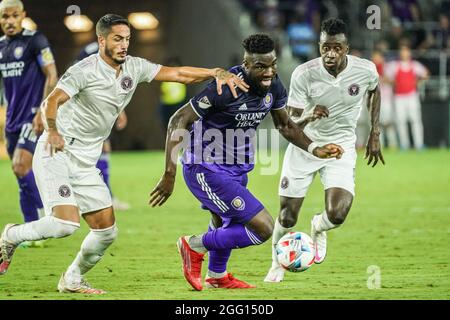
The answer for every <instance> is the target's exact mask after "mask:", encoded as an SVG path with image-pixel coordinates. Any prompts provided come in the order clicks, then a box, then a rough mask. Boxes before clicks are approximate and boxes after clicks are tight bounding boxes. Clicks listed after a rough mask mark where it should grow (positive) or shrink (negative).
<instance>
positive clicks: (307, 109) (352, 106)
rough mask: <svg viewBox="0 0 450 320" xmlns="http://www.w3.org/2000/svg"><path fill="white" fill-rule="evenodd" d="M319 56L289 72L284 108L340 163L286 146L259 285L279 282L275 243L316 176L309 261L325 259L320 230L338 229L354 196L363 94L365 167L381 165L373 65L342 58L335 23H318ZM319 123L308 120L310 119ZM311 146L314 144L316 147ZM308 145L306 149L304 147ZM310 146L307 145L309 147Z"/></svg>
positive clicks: (339, 26)
mask: <svg viewBox="0 0 450 320" xmlns="http://www.w3.org/2000/svg"><path fill="white" fill-rule="evenodd" d="M319 49H320V54H321V57H320V58H317V59H314V60H311V61H308V62H306V63H304V64H302V65H300V66H299V67H297V68H296V69H295V71H294V73H293V74H292V79H291V85H290V92H289V98H288V103H287V105H288V106H289V109H290V114H291V116H292V117H293V119H294V121H295V122H296V123H297V124H298V125H299V126H301V127H305V129H304V132H305V134H306V135H307V136H308V137H309V138H310V139H311V140H313V141H314V142H315V143H317V145H322V144H326V143H328V142H330V141H333V142H336V143H339V144H340V145H341V146H342V147H343V148H344V154H343V155H342V158H341V159H319V158H316V157H314V156H312V155H311V154H309V153H308V152H305V151H303V150H301V149H300V148H297V147H295V146H294V145H292V144H289V146H288V147H287V150H286V153H285V157H284V162H283V169H282V173H281V181H280V186H279V195H280V215H279V217H278V219H276V221H275V228H274V231H273V236H272V244H273V247H272V260H273V261H272V267H271V269H270V270H269V273H268V274H267V276H266V278H265V280H264V281H266V282H280V281H282V280H283V277H284V269H283V268H282V267H281V266H280V265H279V264H278V261H277V256H276V251H275V245H276V243H277V242H278V240H279V239H280V238H281V237H282V236H283V235H285V234H286V233H287V232H289V231H290V230H292V228H293V227H294V226H295V224H296V223H297V219H298V214H299V210H300V207H301V205H302V203H303V199H304V197H305V195H306V193H307V191H308V188H309V186H310V185H311V183H312V181H313V179H314V176H315V175H316V173H319V175H320V178H321V181H322V184H323V186H324V189H325V210H324V211H323V212H322V213H320V214H318V215H315V216H314V217H313V219H312V221H311V237H312V239H313V241H314V243H315V247H316V255H315V260H314V262H315V263H321V262H323V260H324V259H325V255H326V245H327V243H326V231H327V230H330V229H333V228H336V227H338V226H340V225H341V224H342V223H343V222H344V220H345V218H346V216H347V214H348V212H349V210H350V207H351V205H352V201H353V197H354V194H355V192H354V170H355V164H356V151H355V143H356V134H355V127H356V122H357V119H358V117H359V114H360V111H361V108H362V104H363V98H364V96H365V95H366V93H367V92H368V104H369V105H368V107H370V114H371V124H372V129H371V132H370V136H369V141H368V144H367V148H366V158H367V157H369V161H368V164H371V163H372V161H374V162H373V166H375V165H376V164H377V162H378V160H381V162H383V164H384V160H383V156H382V154H381V150H380V141H379V135H380V131H379V127H378V121H379V113H380V92H379V89H378V74H377V71H376V68H375V65H374V64H373V63H372V62H371V61H369V60H366V59H361V58H358V57H355V56H351V55H349V54H348V50H349V45H348V39H347V34H346V26H345V24H344V22H343V21H342V20H340V19H333V18H332V19H328V20H326V21H324V22H323V23H322V28H321V34H320V42H319ZM320 118H323V119H321V120H320V121H314V120H316V119H320ZM317 145H316V146H317ZM310 147H311V146H310ZM313 148H314V146H312V147H311V149H313Z"/></svg>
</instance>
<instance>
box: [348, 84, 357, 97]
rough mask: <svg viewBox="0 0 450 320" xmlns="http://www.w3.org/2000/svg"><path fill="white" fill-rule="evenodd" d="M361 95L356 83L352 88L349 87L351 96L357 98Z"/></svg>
mask: <svg viewBox="0 0 450 320" xmlns="http://www.w3.org/2000/svg"><path fill="white" fill-rule="evenodd" d="M358 93H359V86H358V85H357V84H356V83H354V84H352V85H351V86H350V87H348V94H349V95H351V96H357V95H358Z"/></svg>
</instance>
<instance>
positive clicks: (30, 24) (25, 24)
mask: <svg viewBox="0 0 450 320" xmlns="http://www.w3.org/2000/svg"><path fill="white" fill-rule="evenodd" d="M22 28H24V29H27V30H31V31H34V30H36V29H37V24H36V23H35V22H34V21H33V19H31V18H29V17H26V18H25V19H23V20H22Z"/></svg>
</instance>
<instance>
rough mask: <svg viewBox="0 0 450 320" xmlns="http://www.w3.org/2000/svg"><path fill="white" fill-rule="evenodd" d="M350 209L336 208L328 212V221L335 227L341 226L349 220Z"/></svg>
mask: <svg viewBox="0 0 450 320" xmlns="http://www.w3.org/2000/svg"><path fill="white" fill-rule="evenodd" d="M349 210H350V208H345V207H339V206H338V207H336V208H331V209H329V210H327V215H328V220H330V222H331V223H332V224H334V225H341V224H343V223H344V221H345V219H346V218H347V214H348V211H349Z"/></svg>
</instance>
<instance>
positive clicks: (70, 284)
mask: <svg viewBox="0 0 450 320" xmlns="http://www.w3.org/2000/svg"><path fill="white" fill-rule="evenodd" d="M58 291H59V292H61V293H81V294H105V293H106V291H103V290H100V289H95V288H92V286H91V285H90V284H89V283H87V281H86V280H84V279H83V278H81V279H80V280H79V281H68V280H67V279H66V277H65V273H63V274H62V276H61V279H59V283H58Z"/></svg>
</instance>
